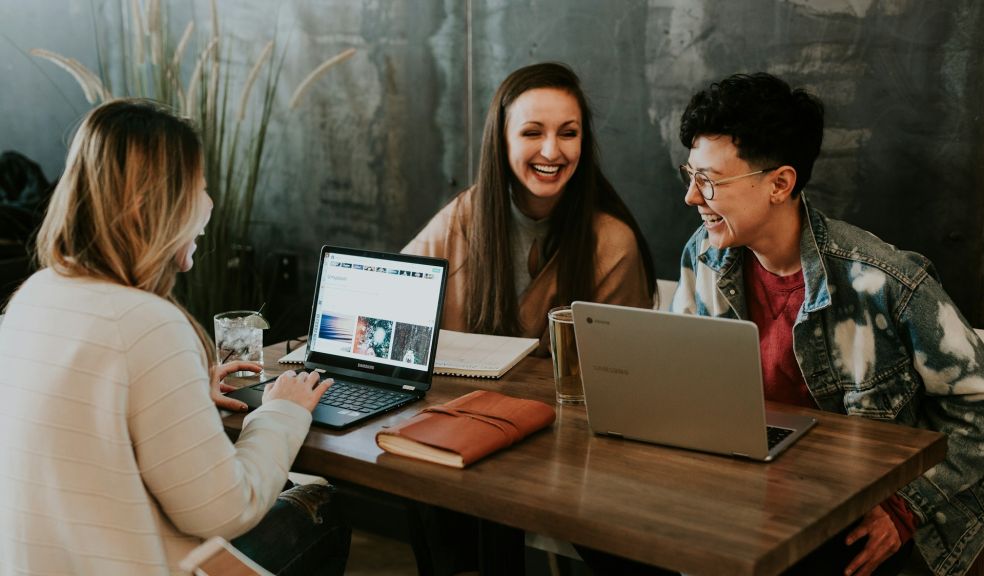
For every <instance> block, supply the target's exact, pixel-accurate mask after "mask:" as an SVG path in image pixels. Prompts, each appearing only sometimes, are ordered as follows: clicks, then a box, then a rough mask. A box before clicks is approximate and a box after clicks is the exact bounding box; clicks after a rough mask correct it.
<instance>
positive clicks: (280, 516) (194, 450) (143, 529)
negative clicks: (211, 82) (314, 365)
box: [0, 100, 349, 574]
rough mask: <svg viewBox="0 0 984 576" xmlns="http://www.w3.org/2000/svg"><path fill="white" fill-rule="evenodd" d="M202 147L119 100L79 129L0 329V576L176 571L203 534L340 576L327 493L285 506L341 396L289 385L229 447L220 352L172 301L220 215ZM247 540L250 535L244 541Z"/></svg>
mask: <svg viewBox="0 0 984 576" xmlns="http://www.w3.org/2000/svg"><path fill="white" fill-rule="evenodd" d="M211 210H212V201H211V200H210V199H209V197H208V194H206V192H205V179H204V172H203V154H202V145H201V141H200V139H199V137H198V135H197V133H196V132H195V130H194V128H193V127H192V126H191V125H190V124H189V123H188V122H186V121H185V120H182V119H180V118H177V117H175V116H174V115H172V114H171V113H170V112H169V111H168V110H167V109H165V108H164V107H162V106H160V105H158V104H156V103H153V102H150V101H144V100H116V101H112V102H108V103H106V104H103V105H101V106H99V107H97V108H95V109H94V110H92V111H91V112H90V113H89V114H88V115H87V116H86V117H85V119H84V120H83V122H82V124H81V126H80V127H79V129H78V131H77V133H76V135H75V137H74V139H73V142H72V145H71V148H70V149H69V153H68V158H67V160H66V168H65V173H64V175H63V176H62V178H61V180H60V181H59V183H58V186H57V188H56V190H55V192H54V195H53V197H52V200H51V203H50V205H49V207H48V211H47V214H46V216H45V219H44V223H43V224H42V227H41V230H40V232H39V235H38V239H37V257H38V260H39V262H40V264H41V266H42V269H41V270H40V271H38V272H37V273H35V274H34V275H33V276H31V277H30V278H29V279H28V280H27V281H26V282H25V283H24V284H23V285H22V286H21V288H20V289H19V290H18V292H17V293H16V294H15V295H14V297H13V298H12V300H11V302H10V304H9V306H8V307H7V310H6V316H5V319H4V322H3V324H2V325H0V365H2V366H3V370H2V371H0V395H2V397H3V402H2V403H0V510H2V513H0V559H2V560H0V574H24V573H50V574H54V573H58V574H137V573H139V574H167V573H174V572H178V571H179V569H178V562H179V561H180V560H181V558H182V557H183V556H184V555H185V554H187V552H188V551H189V550H191V549H192V548H194V547H195V546H197V545H198V544H200V543H201V542H202V539H204V538H207V537H210V536H223V537H225V538H227V539H229V540H233V543H234V544H235V545H236V546H237V547H239V548H240V549H241V550H243V551H244V552H246V553H247V555H250V556H252V557H253V559H254V560H256V561H257V562H258V563H259V564H261V565H263V566H264V567H265V568H267V569H268V570H270V571H273V572H278V573H296V574H304V573H306V572H307V570H308V569H310V567H311V564H307V563H308V562H313V563H315V565H317V566H319V569H321V570H329V571H331V570H333V571H334V573H339V574H340V573H341V572H342V570H343V569H344V565H345V560H346V557H347V554H348V537H349V529H348V528H347V527H346V526H345V525H344V523H342V522H340V521H339V518H338V516H337V512H334V511H333V508H332V507H330V506H329V503H330V499H331V489H330V488H328V487H317V488H309V487H299V488H297V489H294V490H291V491H289V492H286V493H284V495H283V496H284V497H283V498H282V499H278V495H280V491H281V489H282V488H283V486H284V484H285V482H286V480H287V471H288V470H289V469H290V466H291V463H292V461H293V459H294V456H295V455H296V454H297V451H298V449H299V448H300V445H301V443H302V442H303V440H304V437H305V436H306V435H307V431H308V428H309V426H310V423H311V410H312V409H313V408H314V406H316V405H317V401H318V399H319V398H320V397H321V395H322V393H324V391H325V390H326V389H327V387H328V386H329V385H330V380H326V381H325V382H324V383H319V382H318V378H317V376H316V375H307V374H304V373H301V374H300V375H295V374H294V373H293V372H289V373H287V374H285V375H284V376H282V377H281V378H279V379H278V380H277V381H276V382H275V383H273V384H271V385H269V386H268V387H267V390H266V391H265V392H264V398H263V400H264V403H263V406H262V407H261V408H259V409H258V410H256V411H255V412H253V413H252V414H250V415H249V416H247V417H246V420H245V422H244V425H243V430H242V433H241V434H240V436H239V440H238V441H237V442H236V443H235V444H233V443H232V442H230V441H229V439H228V437H227V436H226V434H225V431H224V429H223V426H222V422H221V420H220V417H219V414H218V411H217V410H216V404H221V405H222V406H223V407H226V408H230V409H236V408H240V406H239V405H240V404H241V403H239V402H238V401H235V400H232V399H229V398H223V397H222V396H221V395H220V394H219V393H218V390H219V387H220V383H221V380H222V379H223V378H224V377H225V376H226V375H228V374H229V373H230V372H233V371H236V370H243V369H246V370H252V371H259V370H260V368H261V367H260V366H259V365H255V364H250V363H240V362H233V363H229V364H225V365H221V366H218V365H216V364H215V351H214V345H213V344H212V342H211V340H210V339H209V337H208V334H207V333H206V331H205V330H203V329H202V327H201V325H200V324H199V323H198V322H196V321H195V320H194V318H192V317H191V316H189V315H188V314H187V312H185V310H184V309H183V308H182V307H181V306H180V305H179V304H178V303H177V302H176V301H175V300H174V298H173V296H172V295H171V289H172V287H173V286H174V283H175V277H176V275H177V274H178V272H181V271H187V270H188V269H190V268H191V267H192V265H193V263H194V256H193V255H194V251H195V238H196V237H197V236H198V235H199V234H201V233H202V232H203V230H204V228H205V225H206V224H207V222H208V220H209V215H210V214H211ZM237 537H238V538H237ZM309 549H310V550H312V551H314V552H315V554H310V553H308V554H304V553H302V552H303V551H305V550H309Z"/></svg>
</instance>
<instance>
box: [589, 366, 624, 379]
mask: <svg viewBox="0 0 984 576" xmlns="http://www.w3.org/2000/svg"><path fill="white" fill-rule="evenodd" d="M591 368H592V369H593V370H594V371H595V372H605V373H608V374H618V375H619V376H628V375H629V371H628V370H626V369H625V368H614V367H612V366H600V365H598V364H595V365H594V366H592V367H591Z"/></svg>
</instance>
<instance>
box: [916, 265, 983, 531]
mask: <svg viewBox="0 0 984 576" xmlns="http://www.w3.org/2000/svg"><path fill="white" fill-rule="evenodd" d="M898 328H899V336H900V337H901V338H902V339H903V342H904V343H905V345H906V346H907V347H910V352H911V355H912V360H913V367H914V368H915V370H916V372H917V373H918V374H919V376H920V377H921V378H922V381H923V385H924V387H925V398H924V400H923V406H922V410H921V414H920V416H919V425H920V426H924V427H926V428H929V429H932V430H937V431H939V432H941V433H943V434H944V435H946V437H947V456H946V460H944V461H943V462H941V463H940V464H938V465H936V466H935V467H933V468H931V469H930V470H929V471H927V472H926V473H925V474H924V475H923V476H922V477H920V478H917V479H916V480H915V481H914V482H912V483H911V484H909V485H908V486H907V487H906V488H904V489H903V491H902V493H903V494H904V495H905V496H906V497H907V499H908V500H909V501H910V503H913V504H915V506H916V508H924V507H929V508H936V507H937V506H938V505H941V504H943V503H946V502H947V501H949V500H950V499H951V498H952V497H953V496H955V495H956V494H957V493H959V492H962V491H964V490H966V489H967V488H969V487H971V486H972V485H974V484H976V483H978V482H980V480H981V473H982V471H984V450H981V446H982V445H984V402H982V400H984V343H982V342H981V339H980V338H979V337H978V336H977V334H976V333H975V332H974V330H973V329H972V328H971V327H970V325H969V324H968V323H967V320H966V319H965V318H964V317H963V316H962V315H961V314H960V312H959V310H957V307H956V306H955V305H954V304H953V302H952V301H951V300H950V297H949V296H948V295H947V294H946V292H944V291H943V288H942V286H940V284H939V282H937V281H936V280H935V279H934V278H932V277H927V278H925V280H924V281H923V282H921V283H920V284H919V285H918V286H917V288H916V289H915V290H914V291H913V293H912V296H911V298H910V300H909V302H908V303H907V304H906V305H905V308H904V310H903V312H902V314H900V316H899V320H898ZM918 511H919V512H920V513H921V514H922V515H923V516H924V517H925V510H918Z"/></svg>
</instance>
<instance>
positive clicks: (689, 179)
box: [680, 164, 779, 200]
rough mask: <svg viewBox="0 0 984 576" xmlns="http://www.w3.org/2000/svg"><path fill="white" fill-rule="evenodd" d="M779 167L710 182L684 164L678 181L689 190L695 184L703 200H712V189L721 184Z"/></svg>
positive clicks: (702, 174) (700, 173)
mask: <svg viewBox="0 0 984 576" xmlns="http://www.w3.org/2000/svg"><path fill="white" fill-rule="evenodd" d="M778 168H779V166H773V167H772V168H763V169H761V170H756V171H755V172H749V173H748V174H742V175H740V176H730V177H728V178H722V179H720V180H717V181H715V180H711V179H710V178H708V177H707V174H704V173H703V172H701V171H699V170H694V169H692V168H691V167H690V166H687V165H686V164H681V165H680V180H683V184H684V185H685V186H686V187H687V190H690V184H691V183H696V184H697V189H698V190H700V195H701V196H703V197H704V199H705V200H713V199H714V187H715V186H719V185H721V184H727V183H728V182H734V181H735V180H740V179H742V178H747V177H749V176H755V175H756V174H763V173H765V172H772V171H773V170H776V169H778Z"/></svg>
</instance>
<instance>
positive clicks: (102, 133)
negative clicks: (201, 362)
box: [37, 99, 215, 365]
mask: <svg viewBox="0 0 984 576" xmlns="http://www.w3.org/2000/svg"><path fill="white" fill-rule="evenodd" d="M202 170H203V161H202V143H201V140H200V138H199V137H198V133H197V132H196V130H195V128H194V127H193V126H192V125H191V123H190V122H188V121H187V120H184V119H181V118H178V117H177V116H175V115H174V114H173V113H171V111H170V110H169V109H168V108H167V107H165V106H163V105H161V104H159V103H156V102H153V101H150V100H140V99H121V100H113V101H110V102H107V103H105V104H103V105H101V106H99V107H97V108H95V109H93V110H92V111H90V112H89V113H88V114H87V115H86V117H85V118H84V119H83V121H82V124H81V125H80V126H79V129H78V131H77V132H76V134H75V138H74V139H73V140H72V144H71V147H70V148H69V151H68V158H67V159H66V161H65V172H64V174H63V175H62V177H61V180H60V181H59V182H58V185H57V187H56V188H55V191H54V194H53V195H52V197H51V202H50V204H49V205H48V211H47V213H46V214H45V218H44V222H43V223H42V225H41V229H40V231H39V232H38V237H37V258H38V261H39V263H40V264H41V266H44V267H51V268H52V269H54V270H56V271H57V272H58V273H60V274H63V275H66V276H87V277H93V278H99V279H102V280H107V281H110V282H115V283H117V284H122V285H123V286H130V287H133V288H138V289H140V290H145V291H147V292H152V293H154V294H156V295H158V296H160V297H162V298H165V299H167V300H169V301H170V302H172V303H173V304H174V305H175V306H177V307H178V308H179V309H181V311H182V312H183V313H184V314H185V316H186V317H187V318H188V320H189V321H190V322H191V325H192V327H193V328H194V329H195V332H196V333H197V334H198V338H199V340H200V341H201V343H202V347H203V348H204V349H205V361H206V362H207V364H208V365H211V364H212V363H213V362H214V360H215V350H214V347H213V346H212V342H211V339H210V338H209V336H208V333H207V332H206V331H205V330H204V329H203V328H202V326H201V324H199V323H198V322H197V321H196V320H195V319H194V318H193V317H192V316H191V315H190V314H188V312H187V311H186V310H185V309H184V307H183V306H181V305H180V304H179V303H178V302H177V301H176V300H175V299H174V297H173V295H172V294H171V290H172V288H173V287H174V283H175V280H176V276H177V273H178V272H179V267H178V262H177V255H178V253H179V251H181V249H182V248H184V247H185V246H187V245H188V243H189V242H191V241H192V240H193V239H194V238H195V236H196V235H197V234H198V233H199V232H200V229H199V227H200V226H201V222H202V218H201V216H202V215H201V213H200V210H202V207H201V206H200V202H199V194H198V192H199V188H198V187H199V186H200V183H201V178H202Z"/></svg>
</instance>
